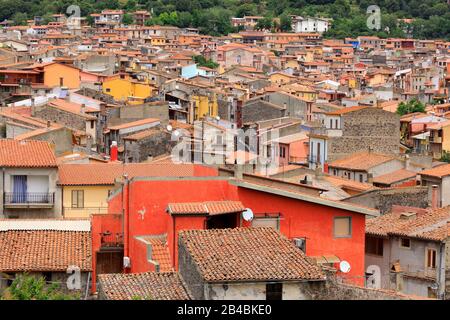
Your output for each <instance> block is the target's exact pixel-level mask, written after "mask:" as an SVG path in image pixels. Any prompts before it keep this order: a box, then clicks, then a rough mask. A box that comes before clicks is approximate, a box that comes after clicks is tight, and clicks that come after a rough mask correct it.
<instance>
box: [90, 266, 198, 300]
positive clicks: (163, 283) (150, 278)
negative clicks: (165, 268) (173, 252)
mask: <svg viewBox="0 0 450 320" xmlns="http://www.w3.org/2000/svg"><path fill="white" fill-rule="evenodd" d="M98 280H99V283H98V285H99V288H100V291H101V292H102V293H103V294H104V295H105V298H106V299H109V300H132V299H149V300H190V294H189V293H188V291H187V290H186V288H185V286H184V284H183V281H182V280H181V277H180V276H179V274H178V273H175V272H163V273H155V272H145V273H130V274H123V273H111V274H100V275H98Z"/></svg>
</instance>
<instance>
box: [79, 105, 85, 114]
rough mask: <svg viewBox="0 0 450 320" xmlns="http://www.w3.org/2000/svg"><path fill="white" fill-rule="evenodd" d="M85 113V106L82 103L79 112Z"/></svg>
mask: <svg viewBox="0 0 450 320" xmlns="http://www.w3.org/2000/svg"><path fill="white" fill-rule="evenodd" d="M85 111H86V105H85V104H84V103H83V104H82V105H81V107H80V112H81V113H85Z"/></svg>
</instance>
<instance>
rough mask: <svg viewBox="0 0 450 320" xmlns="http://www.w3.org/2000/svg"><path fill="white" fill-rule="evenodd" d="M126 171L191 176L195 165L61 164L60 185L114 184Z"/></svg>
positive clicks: (155, 175) (146, 174) (151, 174)
mask: <svg viewBox="0 0 450 320" xmlns="http://www.w3.org/2000/svg"><path fill="white" fill-rule="evenodd" d="M124 173H127V174H128V178H129V179H131V178H133V177H139V176H141V177H147V176H152V177H191V176H194V166H193V165H191V164H173V163H161V164H152V163H126V164H120V163H90V164H62V165H60V166H59V184H60V185H113V184H114V180H115V179H116V178H120V177H121V176H122V175H123V174H124Z"/></svg>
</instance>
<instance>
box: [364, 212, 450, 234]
mask: <svg viewBox="0 0 450 320" xmlns="http://www.w3.org/2000/svg"><path fill="white" fill-rule="evenodd" d="M409 211H413V210H408V209H405V210H404V211H403V212H401V211H397V212H391V213H388V214H385V215H383V216H380V217H377V218H373V219H368V220H367V222H366V233H367V234H371V235H377V236H388V235H398V236H405V237H412V238H419V239H426V240H435V241H442V240H444V239H445V238H447V236H448V235H447V222H448V221H450V206H447V207H445V208H440V209H437V210H434V211H431V210H429V211H427V210H423V209H422V210H415V214H414V213H408V212H409Z"/></svg>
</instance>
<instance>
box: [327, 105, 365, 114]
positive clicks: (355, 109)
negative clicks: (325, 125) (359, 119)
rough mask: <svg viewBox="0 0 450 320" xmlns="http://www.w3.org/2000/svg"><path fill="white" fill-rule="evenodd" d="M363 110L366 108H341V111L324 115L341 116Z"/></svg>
mask: <svg viewBox="0 0 450 320" xmlns="http://www.w3.org/2000/svg"><path fill="white" fill-rule="evenodd" d="M365 108H367V107H363V106H354V107H347V108H343V109H340V110H337V111H332V112H328V113H326V115H329V116H339V115H342V114H345V113H349V112H354V111H359V110H362V109H365Z"/></svg>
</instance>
